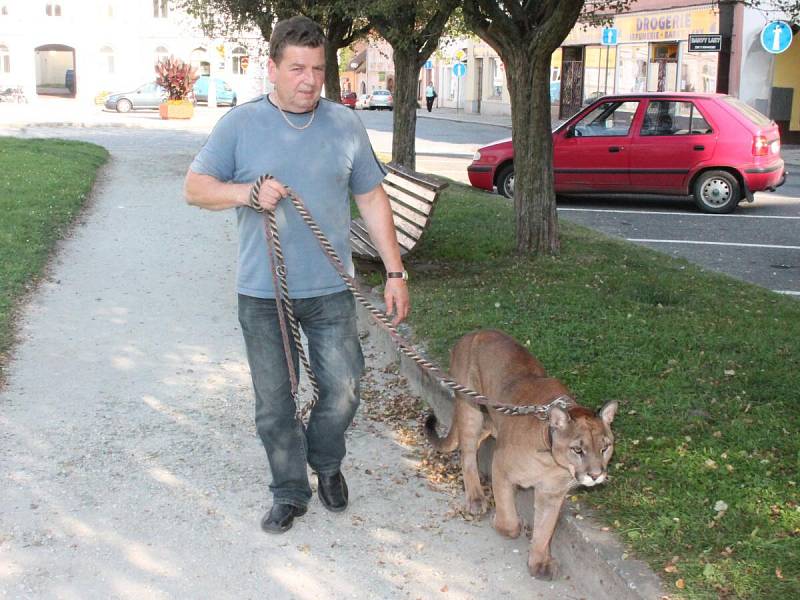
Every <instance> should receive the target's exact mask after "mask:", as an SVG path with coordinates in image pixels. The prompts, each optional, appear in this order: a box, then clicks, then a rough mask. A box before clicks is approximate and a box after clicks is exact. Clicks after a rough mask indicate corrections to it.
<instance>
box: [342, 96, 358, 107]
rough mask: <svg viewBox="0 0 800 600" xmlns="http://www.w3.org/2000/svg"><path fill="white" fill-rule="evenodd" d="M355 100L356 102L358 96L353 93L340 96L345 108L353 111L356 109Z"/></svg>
mask: <svg viewBox="0 0 800 600" xmlns="http://www.w3.org/2000/svg"><path fill="white" fill-rule="evenodd" d="M356 100H358V96H357V95H356V93H355V92H349V93H347V94H342V104H344V105H345V106H347V107H349V108H352V109H353V110H355V108H356Z"/></svg>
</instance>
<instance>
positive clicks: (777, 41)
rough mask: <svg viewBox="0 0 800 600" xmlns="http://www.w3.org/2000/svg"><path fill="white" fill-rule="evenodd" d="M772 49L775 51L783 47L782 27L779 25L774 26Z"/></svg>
mask: <svg viewBox="0 0 800 600" xmlns="http://www.w3.org/2000/svg"><path fill="white" fill-rule="evenodd" d="M772 49H773V50H774V51H775V52H779V51H780V49H781V28H780V27H779V26H778V25H775V26H774V27H773V28H772Z"/></svg>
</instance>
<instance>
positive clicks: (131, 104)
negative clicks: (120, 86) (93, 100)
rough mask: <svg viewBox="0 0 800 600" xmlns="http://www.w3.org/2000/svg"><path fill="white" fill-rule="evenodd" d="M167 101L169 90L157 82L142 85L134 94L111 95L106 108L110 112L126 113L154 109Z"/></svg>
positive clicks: (106, 102)
mask: <svg viewBox="0 0 800 600" xmlns="http://www.w3.org/2000/svg"><path fill="white" fill-rule="evenodd" d="M166 99H167V90H165V89H164V88H163V87H161V86H160V85H158V84H156V83H155V82H150V83H145V84H144V85H140V86H139V87H138V88H136V89H135V90H133V91H132V92H121V93H116V94H109V96H108V98H107V99H106V101H105V107H106V108H107V109H109V110H116V111H117V112H121V113H126V112H128V111H130V110H139V109H145V108H149V109H153V108H158V106H159V105H160V104H161V103H162V102H164V100H166Z"/></svg>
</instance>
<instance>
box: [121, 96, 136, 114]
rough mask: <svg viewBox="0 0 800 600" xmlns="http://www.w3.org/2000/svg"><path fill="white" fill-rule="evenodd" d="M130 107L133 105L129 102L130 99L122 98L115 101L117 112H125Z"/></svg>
mask: <svg viewBox="0 0 800 600" xmlns="http://www.w3.org/2000/svg"><path fill="white" fill-rule="evenodd" d="M131 108H133V105H132V104H131V101H130V100H126V99H125V98H123V99H122V100H119V101H118V102H117V112H121V113H126V112H128V111H129V110H130V109H131Z"/></svg>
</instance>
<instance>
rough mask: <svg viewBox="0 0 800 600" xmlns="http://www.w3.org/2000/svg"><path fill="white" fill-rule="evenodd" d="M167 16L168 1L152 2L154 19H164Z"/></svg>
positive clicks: (157, 0) (158, 0)
mask: <svg viewBox="0 0 800 600" xmlns="http://www.w3.org/2000/svg"><path fill="white" fill-rule="evenodd" d="M168 14H169V6H168V0H153V17H155V18H156V19H166V18H167V15H168Z"/></svg>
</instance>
